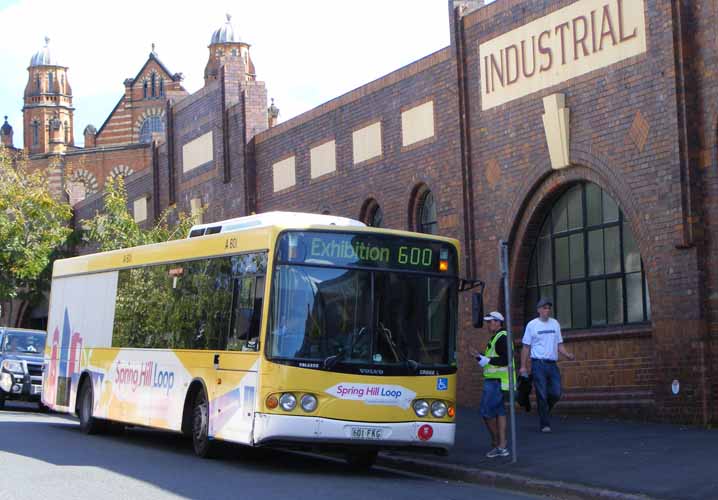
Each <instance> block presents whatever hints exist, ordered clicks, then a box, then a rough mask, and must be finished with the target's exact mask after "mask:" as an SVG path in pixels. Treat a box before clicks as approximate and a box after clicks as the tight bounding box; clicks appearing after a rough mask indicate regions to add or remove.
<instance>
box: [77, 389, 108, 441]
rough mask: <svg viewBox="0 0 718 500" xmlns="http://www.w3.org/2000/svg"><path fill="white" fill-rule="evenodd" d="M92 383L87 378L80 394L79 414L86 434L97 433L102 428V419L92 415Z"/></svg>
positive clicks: (81, 425)
mask: <svg viewBox="0 0 718 500" xmlns="http://www.w3.org/2000/svg"><path fill="white" fill-rule="evenodd" d="M92 403H93V394H92V383H91V382H90V381H89V380H86V381H85V382H84V383H83V384H82V387H81V388H80V395H79V396H78V408H77V416H78V417H80V430H81V431H82V432H84V433H85V434H97V433H99V432H100V431H101V430H102V429H101V427H102V421H101V420H100V419H97V418H95V417H93V416H92V406H93V404H92Z"/></svg>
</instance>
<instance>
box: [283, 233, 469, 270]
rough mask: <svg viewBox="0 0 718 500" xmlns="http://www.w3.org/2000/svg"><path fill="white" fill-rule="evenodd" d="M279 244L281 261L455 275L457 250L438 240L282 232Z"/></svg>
mask: <svg viewBox="0 0 718 500" xmlns="http://www.w3.org/2000/svg"><path fill="white" fill-rule="evenodd" d="M278 246H279V260H281V261H286V262H295V263H297V262H301V263H305V264H323V265H335V266H349V267H352V266H359V267H380V268H393V269H410V270H416V271H428V272H441V273H447V274H456V250H455V249H454V247H453V246H452V245H450V244H448V243H444V242H439V241H430V240H422V239H419V238H397V237H395V236H389V235H378V234H351V233H333V232H304V231H303V232H288V233H284V234H282V235H281V236H280V240H279V244H278Z"/></svg>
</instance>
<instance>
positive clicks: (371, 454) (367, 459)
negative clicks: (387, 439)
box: [346, 450, 377, 471]
mask: <svg viewBox="0 0 718 500" xmlns="http://www.w3.org/2000/svg"><path fill="white" fill-rule="evenodd" d="M376 456H377V451H376V450H352V451H349V452H347V455H346V460H347V464H349V467H351V468H352V469H354V470H357V471H362V470H369V469H371V467H372V465H374V463H375V462H376Z"/></svg>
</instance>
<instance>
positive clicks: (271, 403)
mask: <svg viewBox="0 0 718 500" xmlns="http://www.w3.org/2000/svg"><path fill="white" fill-rule="evenodd" d="M277 406H279V400H278V399H277V396H275V395H274V394H272V395H271V396H269V397H267V408H269V409H270V410H274V409H275V408H276V407H277Z"/></svg>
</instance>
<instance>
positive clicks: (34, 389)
mask: <svg viewBox="0 0 718 500" xmlns="http://www.w3.org/2000/svg"><path fill="white" fill-rule="evenodd" d="M41 392H42V386H41V385H33V386H32V393H33V394H40V393H41Z"/></svg>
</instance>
